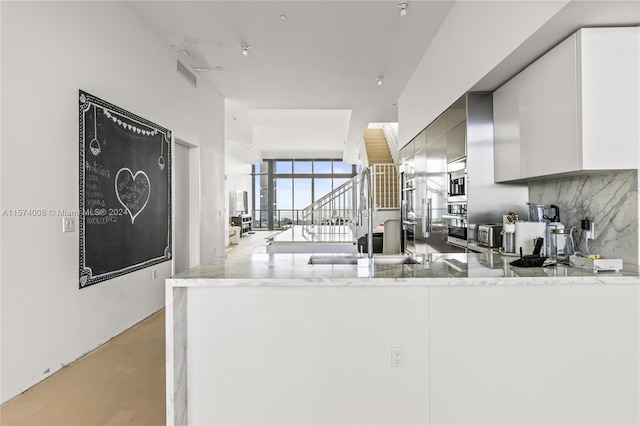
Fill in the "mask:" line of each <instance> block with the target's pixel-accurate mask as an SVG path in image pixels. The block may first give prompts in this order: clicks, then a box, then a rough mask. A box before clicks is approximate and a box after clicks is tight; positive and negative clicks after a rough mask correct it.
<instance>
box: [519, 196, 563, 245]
mask: <svg viewBox="0 0 640 426" xmlns="http://www.w3.org/2000/svg"><path fill="white" fill-rule="evenodd" d="M527 204H528V205H529V222H545V223H546V231H545V234H544V244H543V254H544V255H545V256H550V255H551V231H552V230H554V229H564V225H563V224H562V223H560V208H559V207H558V206H556V205H554V204H533V203H527Z"/></svg>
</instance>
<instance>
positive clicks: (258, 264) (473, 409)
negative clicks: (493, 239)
mask: <svg viewBox="0 0 640 426" xmlns="http://www.w3.org/2000/svg"><path fill="white" fill-rule="evenodd" d="M316 256H317V255H316ZM322 256H325V257H326V256H327V255H322ZM311 257H312V256H311V255H309V254H275V255H267V254H261V255H246V256H241V255H237V256H230V257H226V258H222V259H219V260H217V261H215V262H213V263H211V264H207V265H200V266H198V267H196V268H193V269H191V270H190V271H186V272H184V273H182V274H179V275H177V276H175V277H173V278H172V279H169V280H167V293H166V309H167V311H166V314H167V335H166V338H167V424H211V425H215V424H220V425H221V424H225V425H228V424H279V425H294V424H296V425H299V424H324V425H329V424H394V425H401V424H425V425H427V424H524V423H529V424H533V423H535V424H637V423H638V421H639V420H640V419H639V418H638V416H639V415H638V413H639V405H638V404H639V403H638V401H639V400H640V392H639V377H640V368H639V365H638V364H639V361H638V359H639V356H640V355H639V352H638V347H639V342H638V338H639V329H640V328H639V327H640V326H639V324H640V321H639V318H638V307H639V296H640V286H639V285H638V284H639V282H640V280H639V278H638V273H637V270H627V271H622V272H619V273H598V274H596V273H593V272H590V271H588V270H584V269H577V268H567V267H549V268H517V267H512V266H510V265H509V262H510V261H511V260H514V259H515V258H513V257H502V256H500V255H498V254H484V253H469V254H434V255H431V256H427V257H426V258H425V259H424V261H422V259H421V262H420V263H417V264H396V265H389V264H384V265H383V264H377V265H375V266H374V268H373V269H372V271H371V272H372V275H373V277H362V276H360V277H359V275H362V269H361V268H358V266H356V265H351V264H310V263H309V261H310V258H311Z"/></svg>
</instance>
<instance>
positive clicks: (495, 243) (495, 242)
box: [478, 223, 502, 248]
mask: <svg viewBox="0 0 640 426" xmlns="http://www.w3.org/2000/svg"><path fill="white" fill-rule="evenodd" d="M501 240H502V225H501V224H497V223H488V224H481V225H478V245H480V246H485V247H489V248H498V247H500V243H501V242H502V241H501Z"/></svg>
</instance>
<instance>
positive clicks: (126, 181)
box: [116, 167, 151, 224]
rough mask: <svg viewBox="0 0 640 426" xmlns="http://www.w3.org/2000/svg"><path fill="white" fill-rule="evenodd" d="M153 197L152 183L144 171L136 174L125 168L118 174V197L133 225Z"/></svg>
mask: <svg viewBox="0 0 640 426" xmlns="http://www.w3.org/2000/svg"><path fill="white" fill-rule="evenodd" d="M150 195H151V182H149V177H148V176H147V174H146V173H145V172H143V171H142V170H140V171H137V172H136V174H133V172H132V171H131V170H130V169H128V168H127V167H123V168H121V169H120V170H118V173H116V197H118V201H120V204H122V206H123V207H124V208H125V210H126V211H127V212H128V213H129V216H130V217H131V224H133V223H134V222H135V220H136V217H137V216H138V215H139V214H140V213H142V210H144V208H145V207H146V206H147V203H148V202H149V196H150Z"/></svg>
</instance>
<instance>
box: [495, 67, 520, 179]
mask: <svg viewBox="0 0 640 426" xmlns="http://www.w3.org/2000/svg"><path fill="white" fill-rule="evenodd" d="M522 81H523V77H522V75H521V74H520V75H517V76H516V77H514V78H513V79H511V80H510V81H509V82H507V83H506V84H505V85H503V86H502V87H500V88H499V89H498V90H496V91H495V92H494V93H493V157H494V180H495V181H496V182H508V181H511V180H517V179H521V178H523V177H524V173H523V170H522V169H523V168H522V165H521V154H520V144H521V141H520V106H519V99H520V97H522V96H523V93H522V92H523V89H524V85H523V83H522Z"/></svg>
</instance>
